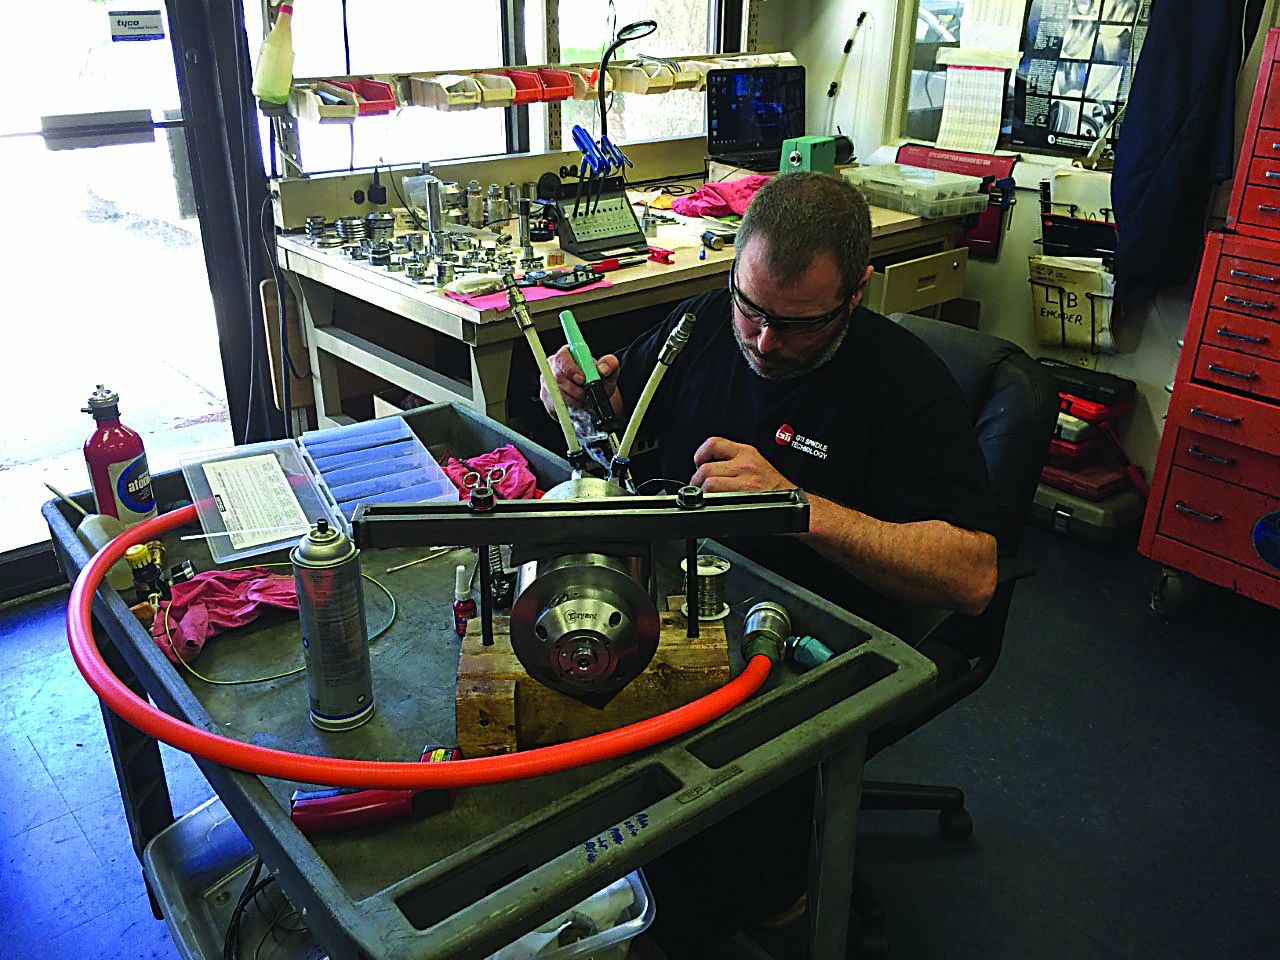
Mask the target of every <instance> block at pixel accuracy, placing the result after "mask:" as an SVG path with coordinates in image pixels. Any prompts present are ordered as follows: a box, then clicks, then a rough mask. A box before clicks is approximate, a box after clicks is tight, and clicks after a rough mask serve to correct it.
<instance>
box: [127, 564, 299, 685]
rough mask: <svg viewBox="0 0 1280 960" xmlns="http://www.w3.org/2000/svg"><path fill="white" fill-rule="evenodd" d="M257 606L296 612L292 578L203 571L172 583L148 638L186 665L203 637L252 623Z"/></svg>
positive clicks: (253, 571) (255, 571)
mask: <svg viewBox="0 0 1280 960" xmlns="http://www.w3.org/2000/svg"><path fill="white" fill-rule="evenodd" d="M263 607H277V608H279V609H281V610H297V609H298V597H297V593H296V591H295V589H294V585H293V577H291V576H288V575H285V576H281V575H280V574H276V573H272V572H270V571H269V570H267V569H266V568H264V567H249V568H247V569H244V570H206V571H205V572H204V573H198V574H196V575H195V576H194V577H192V578H191V579H190V580H188V581H187V582H186V583H178V584H175V585H174V587H173V599H172V600H170V601H166V602H164V603H162V604H161V605H160V612H159V613H158V614H157V616H156V619H155V622H154V623H153V624H152V626H151V636H152V639H154V640H155V642H156V646H158V647H159V648H160V649H161V650H162V651H163V652H164V655H165V656H166V657H168V658H169V659H170V660H172V661H174V662H175V663H177V661H178V658H179V657H181V658H182V660H183V661H184V662H186V663H190V662H191V661H192V660H194V659H195V658H196V656H197V655H198V654H199V653H200V651H201V649H203V647H204V643H205V641H206V640H207V639H209V638H210V637H214V636H217V635H218V634H219V633H222V632H223V631H225V630H230V629H232V628H233V627H242V626H244V625H245V624H246V623H250V622H252V621H253V620H256V619H257V618H258V615H259V614H260V613H261V612H262V608H263ZM166 628H167V631H166ZM170 638H172V639H170Z"/></svg>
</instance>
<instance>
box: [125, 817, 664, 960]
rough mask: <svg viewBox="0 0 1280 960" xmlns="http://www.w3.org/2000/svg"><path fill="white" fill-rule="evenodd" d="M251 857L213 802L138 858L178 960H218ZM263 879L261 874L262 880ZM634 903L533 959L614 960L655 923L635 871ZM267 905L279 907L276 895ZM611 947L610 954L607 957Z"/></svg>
mask: <svg viewBox="0 0 1280 960" xmlns="http://www.w3.org/2000/svg"><path fill="white" fill-rule="evenodd" d="M254 859H255V854H254V851H253V847H252V846H250V844H249V841H248V840H247V839H246V838H245V835H244V834H243V833H242V832H241V831H240V828H239V827H238V826H236V822H235V821H234V820H233V819H231V814H229V813H228V812H227V808H226V807H225V806H224V805H223V803H222V801H221V800H220V799H219V798H217V797H214V798H212V799H210V800H208V801H206V802H205V803H203V804H202V805H200V806H199V807H197V808H196V809H194V810H192V811H191V812H190V813H188V814H187V815H186V816H184V817H180V818H179V819H178V820H176V821H174V823H173V824H172V825H171V826H169V827H167V828H165V829H164V830H161V831H160V833H158V834H156V836H155V837H154V838H153V839H152V840H151V842H150V843H148V844H147V845H146V847H145V849H144V850H143V852H142V870H143V873H144V874H145V876H146V878H147V886H148V887H149V888H150V890H151V892H152V894H153V895H154V896H155V899H156V903H157V904H158V905H159V907H160V912H161V913H162V914H164V920H165V924H166V925H167V926H168V928H169V934H170V936H171V937H172V939H173V944H174V946H175V947H176V948H177V950H178V954H179V955H180V956H181V957H182V958H183V960H218V958H220V957H221V956H222V952H223V939H224V937H225V936H226V931H227V926H228V924H229V923H230V921H231V913H232V910H233V909H234V907H235V904H236V901H237V900H238V899H239V896H240V891H241V890H242V889H243V888H244V885H245V883H246V882H247V881H248V879H249V873H250V871H251V868H252V867H253V862H254ZM264 875H265V874H264ZM626 879H627V882H628V883H629V884H630V885H631V891H632V894H633V897H634V900H633V902H632V904H631V906H630V907H628V908H627V910H626V916H625V918H622V919H619V920H618V922H617V923H615V924H614V925H613V926H612V927H609V928H608V929H605V930H601V931H599V932H598V933H596V934H593V935H591V936H588V937H584V938H583V939H581V940H578V941H576V942H574V943H569V944H565V945H564V946H561V947H557V948H554V949H551V950H546V951H544V952H542V953H539V955H538V956H539V960H586V958H589V957H594V958H601V957H611V956H619V955H621V953H622V952H623V950H624V949H625V948H624V947H622V946H621V945H622V944H625V943H626V941H628V940H630V939H632V938H633V937H635V936H636V935H637V934H639V933H641V932H642V931H643V930H645V929H647V928H648V926H649V924H651V923H652V922H653V918H654V916H655V915H656V909H655V906H654V902H653V896H652V894H650V892H649V885H648V884H647V883H646V882H645V879H644V874H643V873H641V872H640V871H639V870H637V871H635V872H634V873H630V874H628V875H627V878H626ZM272 903H273V904H275V905H277V906H278V905H279V899H278V894H277V895H275V896H273V898H272ZM271 919H272V918H271V917H268V916H265V915H263V914H262V913H261V912H260V911H256V910H254V909H252V908H250V909H248V910H246V911H245V914H244V916H243V917H242V920H241V943H242V944H252V943H256V942H258V940H259V939H260V938H261V937H263V936H264V935H265V934H266V933H267V931H268V929H269V927H270V926H271ZM611 948H616V949H615V951H614V953H612V954H611V953H608V952H606V951H608V950H610V949H611ZM316 952H317V944H316V943H315V942H314V940H313V939H312V937H311V936H310V935H309V934H307V933H297V934H294V935H291V936H289V937H286V938H282V939H281V940H279V941H278V942H273V943H272V954H271V956H272V957H275V958H285V960H288V958H294V957H296V958H297V960H303V958H306V957H314V956H316Z"/></svg>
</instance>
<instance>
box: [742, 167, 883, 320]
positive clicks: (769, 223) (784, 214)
mask: <svg viewBox="0 0 1280 960" xmlns="http://www.w3.org/2000/svg"><path fill="white" fill-rule="evenodd" d="M757 236H759V237H762V238H763V239H764V241H765V243H766V244H768V248H769V271H770V274H771V275H772V277H773V278H774V279H776V280H778V281H779V282H781V283H784V284H795V283H796V282H798V281H799V279H800V277H801V275H802V274H804V272H805V271H806V270H807V269H809V266H810V264H812V263H813V261H814V259H815V258H817V257H818V256H820V255H821V254H823V253H828V252H829V253H830V254H831V255H832V256H834V257H835V260H836V266H837V268H838V269H839V271H840V280H841V283H842V285H843V287H844V291H843V292H844V294H845V295H846V296H853V293H854V291H855V290H856V289H857V287H858V284H859V283H861V282H862V274H863V272H864V271H865V270H866V268H867V262H868V260H869V259H870V256H871V211H870V209H868V207H867V201H866V200H865V199H864V198H863V196H862V194H861V193H860V192H859V190H858V188H857V187H855V186H854V185H853V184H851V183H850V182H849V181H848V180H845V179H844V178H843V177H832V176H828V175H827V174H825V173H808V172H805V173H784V174H781V175H779V176H776V177H774V178H773V179H772V180H769V181H767V182H766V183H765V184H764V186H762V187H761V188H760V189H759V190H758V191H756V195H755V196H754V197H752V198H751V204H750V205H749V206H748V207H747V212H746V214H745V215H744V216H743V218H742V222H741V223H739V224H738V235H737V238H736V240H735V241H734V243H735V245H736V246H737V247H739V248H741V247H744V246H746V244H747V242H748V241H750V240H753V239H755V238H756V237H757Z"/></svg>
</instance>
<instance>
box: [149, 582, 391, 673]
mask: <svg viewBox="0 0 1280 960" xmlns="http://www.w3.org/2000/svg"><path fill="white" fill-rule="evenodd" d="M288 566H292V564H288V563H254V564H250V565H249V566H247V567H231V568H230V569H231V570H255V569H257V568H258V567H288ZM360 576H362V577H364V578H365V579H366V580H368V581H369V582H370V583H372V584H373V585H374V586H375V587H377V588H378V589H379V590H381V591H382V592H383V593H385V594H386V595H387V599H388V600H390V601H391V616H390V617H388V618H387V622H386V623H384V624H383V625H382V626H381V627H379V628H378V629H377V631H375V632H374V633H373V635H372V636H370V637H369V640H370V642H372V641H374V640H377V639H378V638H379V637H380V636H382V635H383V634H384V633H386V632H387V631H388V630H390V629H391V625H392V624H393V623H395V622H396V610H397V608H396V598H395V596H394V595H393V594H392V593H391V591H390V590H388V589H387V588H386V587H385V586H383V584H381V583H380V582H379V581H377V580H375V579H374V578H373V577H371V576H369V574H367V573H363V572H362V573H361V574H360ZM273 579H276V580H292V579H293V578H292V577H280V576H277V577H274V578H273ZM171 606H173V603H172V601H170V602H169V603H168V604H167V605H166V606H165V608H164V636H165V639H166V640H168V641H169V649H170V650H173V653H174V656H176V657H177V658H178V663H180V664H182V666H183V667H185V668H186V670H187V672H188V673H190V674H191V675H192V676H193V677H195V678H196V679H197V680H203V681H204V682H205V683H212V684H217V685H218V686H227V687H230V686H236V685H237V684H245V683H267V682H268V681H271V680H282V679H284V678H285V677H292V676H295V675H296V674H299V673H302V672H303V671H304V670H306V669H307V668H306V666H305V665H304V666H301V667H298V668H297V669H295V670H288V671H286V672H284V673H277V674H276V675H275V676H271V677H252V678H250V679H247V680H214V679H212V678H210V677H206V676H204V674H202V673H198V672H197V671H196V669H195V667H193V666H191V664H189V663H187V661H185V660H183V659H182V655H181V654H180V653H178V651H177V650H176V649H174V646H173V632H172V630H171V629H170V628H169V607H171Z"/></svg>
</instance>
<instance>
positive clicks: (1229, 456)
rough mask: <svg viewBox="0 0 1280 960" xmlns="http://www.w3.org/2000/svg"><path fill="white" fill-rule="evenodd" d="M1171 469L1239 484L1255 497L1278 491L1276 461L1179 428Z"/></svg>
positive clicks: (1279, 467)
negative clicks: (1182, 469) (1255, 491)
mask: <svg viewBox="0 0 1280 960" xmlns="http://www.w3.org/2000/svg"><path fill="white" fill-rule="evenodd" d="M1177 436H1178V439H1177V445H1176V446H1175V447H1174V451H1173V465H1174V466H1175V467H1185V468H1186V469H1188V470H1193V471H1195V472H1196V473H1203V474H1205V475H1206V476H1210V477H1214V478H1216V479H1218V480H1222V481H1224V482H1226V483H1234V484H1239V485H1240V486H1242V487H1248V488H1249V489H1250V490H1257V491H1258V492H1259V493H1264V494H1265V493H1268V492H1269V491H1280V457H1273V456H1271V455H1270V454H1267V453H1260V452H1259V451H1257V450H1250V449H1249V448H1248V447H1242V446H1239V445H1238V444H1234V443H1228V442H1227V441H1226V440H1219V439H1218V438H1217V437H1211V436H1209V435H1208V434H1205V433H1200V432H1198V431H1196V430H1188V429H1187V428H1185V427H1183V428H1182V429H1180V430H1179V431H1178V434H1177Z"/></svg>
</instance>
